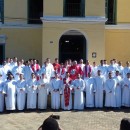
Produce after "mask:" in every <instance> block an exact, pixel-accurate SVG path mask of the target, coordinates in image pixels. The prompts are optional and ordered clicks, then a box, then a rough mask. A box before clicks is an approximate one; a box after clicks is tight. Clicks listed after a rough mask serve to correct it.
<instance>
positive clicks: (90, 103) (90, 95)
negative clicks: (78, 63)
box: [84, 73, 95, 107]
mask: <svg viewBox="0 0 130 130" xmlns="http://www.w3.org/2000/svg"><path fill="white" fill-rule="evenodd" d="M84 81H85V92H86V104H85V105H86V107H94V93H95V90H94V83H95V82H94V78H93V77H91V73H88V77H87V78H86V79H84Z"/></svg>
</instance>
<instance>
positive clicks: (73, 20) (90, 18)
mask: <svg viewBox="0 0 130 130" xmlns="http://www.w3.org/2000/svg"><path fill="white" fill-rule="evenodd" d="M41 20H42V22H43V23H44V22H47V23H48V22H55V23H105V22H106V21H107V19H106V18H105V17H101V16H87V17H63V16H44V17H41Z"/></svg>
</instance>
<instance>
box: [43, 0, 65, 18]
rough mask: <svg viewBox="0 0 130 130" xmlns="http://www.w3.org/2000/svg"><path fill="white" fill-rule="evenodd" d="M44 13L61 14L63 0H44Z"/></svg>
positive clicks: (46, 14) (48, 14) (49, 14)
mask: <svg viewBox="0 0 130 130" xmlns="http://www.w3.org/2000/svg"><path fill="white" fill-rule="evenodd" d="M50 3H51V4H50ZM44 15H45V16H63V0H44Z"/></svg>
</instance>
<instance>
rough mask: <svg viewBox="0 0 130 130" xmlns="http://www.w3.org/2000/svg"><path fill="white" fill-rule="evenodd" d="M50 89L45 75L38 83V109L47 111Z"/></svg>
mask: <svg viewBox="0 0 130 130" xmlns="http://www.w3.org/2000/svg"><path fill="white" fill-rule="evenodd" d="M48 87H49V81H48V79H47V77H46V75H45V74H44V73H43V74H42V77H41V79H40V80H39V81H38V109H47V99H48V98H47V97H48V93H47V89H48Z"/></svg>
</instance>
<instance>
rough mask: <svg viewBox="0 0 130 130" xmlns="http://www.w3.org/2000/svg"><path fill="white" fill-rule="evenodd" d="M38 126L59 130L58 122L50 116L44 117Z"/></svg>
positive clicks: (46, 129) (43, 128)
mask: <svg viewBox="0 0 130 130" xmlns="http://www.w3.org/2000/svg"><path fill="white" fill-rule="evenodd" d="M40 128H42V130H60V129H59V124H58V122H57V121H56V120H55V119H54V118H51V117H48V118H47V119H45V120H44V122H43V124H42V125H41V126H40Z"/></svg>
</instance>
